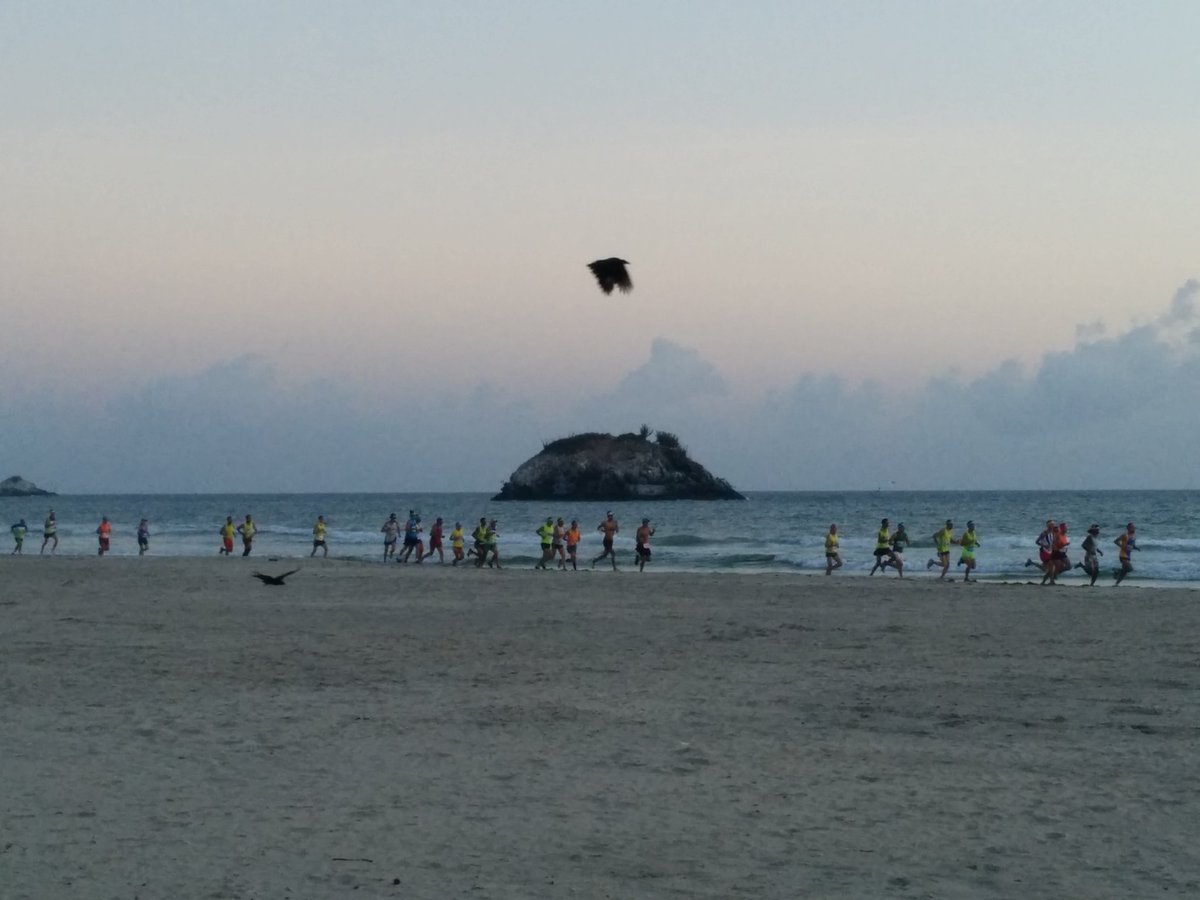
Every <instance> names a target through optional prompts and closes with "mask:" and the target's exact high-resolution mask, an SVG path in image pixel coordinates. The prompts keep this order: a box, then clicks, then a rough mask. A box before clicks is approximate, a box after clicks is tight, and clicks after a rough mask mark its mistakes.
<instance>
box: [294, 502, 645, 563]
mask: <svg viewBox="0 0 1200 900" xmlns="http://www.w3.org/2000/svg"><path fill="white" fill-rule="evenodd" d="M318 528H319V529H320V535H319V537H318ZM379 530H380V531H381V532H382V533H383V561H384V562H385V563H386V562H391V561H393V560H394V561H395V562H398V563H407V562H409V561H410V560H411V561H413V562H417V563H421V562H424V561H425V560H426V559H429V558H430V557H432V556H433V555H434V554H435V553H436V554H437V557H438V562H439V563H444V562H445V561H446V558H445V551H444V541H446V540H449V541H450V553H451V560H450V565H452V566H457V565H458V564H459V563H462V564H464V565H465V564H467V563H468V562H472V561H473V564H474V565H475V567H476V568H483V566H484V565H486V566H487V567H488V568H496V569H500V568H503V566H502V565H501V562H500V549H499V547H500V532H499V528H498V526H497V524H496V520H495V519H489V518H488V517H487V516H482V517H480V519H479V524H478V525H477V526H475V528H474V530H473V531H472V532H471V535H470V538H471V546H470V547H469V548H468V547H467V538H466V536H465V534H464V532H463V524H462V522H455V523H454V528H453V529H452V530H451V531H450V534H449V535H448V536H447V535H446V534H445V523H444V521H443V519H442V517H441V516H439V517H438V518H436V519H435V520H434V522H433V525H431V526H430V529H429V532H428V535H429V546H428V549H427V548H426V546H425V539H424V534H425V527H424V525H423V524H422V522H421V516H420V515H418V514H417V512H416V511H415V510H411V509H410V510H409V511H408V519H407V520H405V522H404V523H403V525H401V522H400V520H399V518H398V517H397V516H396V514H395V513H392V514H391V515H390V516H389V517H388V519H387V521H386V522H384V523H383V527H382V528H380V529H379ZM596 530H597V531H599V532H600V533H601V534H602V536H603V537H602V550H601V553H600V555H599V556H597V557H596V558H595V559H593V560H592V568H595V567H596V563H598V562H600V561H601V560H603V559H606V558H607V559H609V560H610V561H611V562H612V567H613V570H614V571H615V570H616V568H617V554H616V550H615V549H614V548H613V541H614V539H615V538H616V535H617V532H619V531H620V530H621V529H620V525H619V523H618V522H617V520H616V518H615V517H614V516H613V514H612V511H611V510H610V511H609V512H608V513H607V515H606V516H605V518H604V521H602V522H601V523H600V524H599V525H598V526H597V527H596ZM401 534H403V536H404V538H403V544H402V545H401ZM535 534H537V536H538V542H539V544H540V545H541V550H542V555H541V558H540V559H538V561H537V563H536V564H535V565H534V569H541V570H543V571H548V570H549V568H550V564H551V563H556V565H555V568H556V569H558V570H559V571H566V570H567V567H568V565H569V566H570V568H571V569H572V571H578V569H579V557H578V553H579V544H580V541H581V540H582V536H581V534H580V531H579V521H578V520H577V519H572V520H571V522H570V524H569V525H568V524H567V522H566V519H564V518H563V517H562V516H559V517H558V518H557V519H556V518H555V517H554V516H547V517H546V521H545V522H544V523H543V524H541V525H539V526H538V528H537V530H536V531H535ZM652 534H654V529H653V528H652V527H651V526H650V520H649V519H642V524H641V527H640V528H638V530H637V538H636V543H637V547H636V553H637V562H638V570H639V571H641V570H643V569H645V567H646V563H648V562H649V561H650V536H651V535H652ZM318 547H322V548H323V547H325V539H324V519H323V518H322V517H318V521H317V525H316V526H314V528H313V554H315V553H316V552H317V549H318ZM326 553H328V550H327V549H326ZM414 553H415V554H416V557H415V559H414V558H413V554H414Z"/></svg>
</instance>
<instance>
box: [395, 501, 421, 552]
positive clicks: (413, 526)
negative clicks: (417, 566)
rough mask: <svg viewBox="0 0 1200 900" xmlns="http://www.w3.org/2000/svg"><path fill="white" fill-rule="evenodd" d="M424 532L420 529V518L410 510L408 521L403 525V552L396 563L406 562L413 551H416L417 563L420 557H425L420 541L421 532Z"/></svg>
mask: <svg viewBox="0 0 1200 900" xmlns="http://www.w3.org/2000/svg"><path fill="white" fill-rule="evenodd" d="M424 530H425V529H424V528H422V527H421V517H420V516H418V515H417V514H416V513H415V512H413V511H412V510H411V509H410V510H409V511H408V521H407V522H405V523H404V552H403V553H402V554H401V555H400V559H399V560H398V562H402V563H406V562H408V559H409V557H410V556H412V552H413V551H414V550H416V551H417V562H420V561H421V557H422V556H424V555H425V543H424V541H422V540H421V532H422V531H424Z"/></svg>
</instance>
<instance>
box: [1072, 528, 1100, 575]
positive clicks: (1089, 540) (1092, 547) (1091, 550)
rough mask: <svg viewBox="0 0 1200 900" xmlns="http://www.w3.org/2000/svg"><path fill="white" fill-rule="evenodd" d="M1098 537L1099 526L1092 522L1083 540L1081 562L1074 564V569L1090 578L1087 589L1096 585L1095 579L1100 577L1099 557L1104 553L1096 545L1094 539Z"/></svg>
mask: <svg viewBox="0 0 1200 900" xmlns="http://www.w3.org/2000/svg"><path fill="white" fill-rule="evenodd" d="M1099 536H1100V526H1099V525H1097V524H1095V523H1094V522H1093V523H1092V524H1091V525H1089V526H1088V530H1087V537H1085V538H1084V539H1083V544H1082V547H1083V562H1078V563H1075V568H1077V569H1083V571H1084V572H1085V573H1086V574H1088V575H1089V576H1091V579H1092V580H1091V581H1090V582H1088V587H1091V586H1092V585H1094V584H1095V583H1096V579H1097V578H1099V577H1100V557H1101V556H1103V555H1104V551H1103V550H1101V549H1100V545H1099V544H1097V543H1096V538H1098V537H1099Z"/></svg>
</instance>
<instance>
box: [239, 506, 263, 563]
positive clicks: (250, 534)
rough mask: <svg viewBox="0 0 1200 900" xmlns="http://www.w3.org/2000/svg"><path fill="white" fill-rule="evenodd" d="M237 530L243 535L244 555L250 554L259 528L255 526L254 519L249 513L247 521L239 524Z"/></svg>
mask: <svg viewBox="0 0 1200 900" xmlns="http://www.w3.org/2000/svg"><path fill="white" fill-rule="evenodd" d="M237 530H238V534H240V535H241V536H242V556H249V555H250V550H251V549H252V548H253V545H254V535H256V534H258V529H257V528H255V527H254V520H253V519H252V518H250V516H249V515H248V514H247V516H246V521H245V522H243V523H242V524H241V525H239V526H238V527H237Z"/></svg>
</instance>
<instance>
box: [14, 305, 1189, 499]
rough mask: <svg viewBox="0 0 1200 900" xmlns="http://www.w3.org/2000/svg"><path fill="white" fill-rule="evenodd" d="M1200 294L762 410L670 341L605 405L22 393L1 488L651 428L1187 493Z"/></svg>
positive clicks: (143, 391)
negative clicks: (98, 399) (1010, 357)
mask: <svg viewBox="0 0 1200 900" xmlns="http://www.w3.org/2000/svg"><path fill="white" fill-rule="evenodd" d="M1198 296H1200V284H1198V283H1197V282H1195V281H1189V282H1188V283H1187V284H1185V285H1184V286H1183V287H1181V288H1180V290H1179V291H1178V292H1177V293H1176V294H1175V297H1174V298H1173V299H1172V301H1171V303H1170V305H1169V307H1168V309H1167V310H1166V311H1165V312H1164V313H1163V314H1162V315H1161V316H1159V317H1158V318H1156V319H1153V320H1151V323H1150V324H1146V325H1140V326H1137V327H1132V328H1130V329H1128V330H1126V331H1124V332H1122V333H1118V334H1113V335H1110V336H1103V335H1102V334H1101V333H1100V332H1099V331H1098V330H1096V329H1084V330H1082V331H1080V332H1077V334H1078V335H1079V337H1078V341H1077V344H1076V346H1075V347H1074V348H1073V349H1071V350H1069V351H1065V352H1055V353H1050V354H1047V355H1046V356H1045V357H1044V358H1043V359H1042V361H1041V362H1040V364H1039V365H1037V366H1036V367H1035V368H1034V369H1033V370H1031V371H1028V372H1026V371H1024V370H1023V369H1022V368H1021V367H1020V366H1018V365H1017V364H1016V363H1012V362H1010V363H1005V364H1002V365H1000V366H997V367H996V368H995V369H993V370H992V371H990V372H988V373H986V374H985V375H983V376H982V377H979V378H976V379H973V380H965V379H963V378H962V377H961V376H959V375H957V374H954V373H949V374H947V375H944V376H940V377H938V378H934V379H930V380H928V381H920V382H916V383H912V384H909V383H907V382H906V381H905V379H904V374H903V373H902V372H897V373H883V374H882V375H881V379H880V380H879V381H868V382H865V383H862V384H854V383H851V382H849V381H847V380H845V379H843V378H841V377H839V376H836V375H831V374H807V375H804V376H802V377H801V378H798V379H797V380H796V382H795V383H794V384H792V385H791V386H789V387H787V388H785V389H779V390H775V391H772V392H770V393H768V394H767V395H766V396H763V397H760V398H758V399H757V400H754V401H752V402H746V401H745V399H744V398H742V397H736V396H734V395H735V392H734V391H733V390H731V385H730V384H729V382H728V381H727V379H726V378H725V377H724V376H723V375H722V374H721V373H720V372H719V371H718V370H717V369H716V367H714V366H713V365H712V364H711V363H710V362H708V361H707V360H705V359H704V358H703V357H702V356H701V354H700V353H699V352H697V351H696V350H694V349H691V348H688V347H683V346H680V345H678V344H676V343H674V342H672V341H670V340H668V339H665V338H657V339H655V340H654V341H653V342H652V344H651V346H650V353H649V357H648V359H647V360H646V362H645V363H643V364H642V365H640V366H638V367H637V368H635V369H633V370H632V371H630V372H629V373H628V374H626V375H625V376H624V377H622V378H620V379H619V381H618V382H617V384H616V386H615V387H614V388H613V389H612V390H611V391H608V392H600V393H589V392H588V391H587V384H586V383H577V381H573V380H572V379H571V378H570V377H558V376H557V375H555V376H553V377H549V378H548V379H547V381H546V383H545V384H544V385H541V386H539V389H538V390H537V391H536V392H535V393H533V394H531V395H530V396H523V395H520V394H513V393H505V392H502V391H499V390H497V389H496V388H495V387H494V386H492V385H489V384H481V385H480V386H479V387H477V388H476V389H474V390H472V391H469V392H468V393H466V394H461V395H452V394H443V395H434V396H420V395H417V394H411V395H410V394H406V393H404V392H402V391H397V393H396V394H395V395H394V396H392V397H390V398H388V399H386V400H384V401H382V402H381V401H379V400H378V399H371V398H368V397H367V396H366V395H365V394H360V393H357V392H354V391H351V390H349V389H348V388H346V387H344V386H341V385H339V384H338V383H336V382H333V381H330V380H328V379H323V380H318V381H312V382H308V383H301V384H290V383H285V382H284V381H283V380H282V379H280V378H279V377H278V376H277V374H276V372H275V370H274V368H273V367H272V365H271V364H270V363H269V362H268V361H266V360H264V359H262V358H259V357H254V356H246V357H239V358H237V359H233V360H229V361H227V362H224V363H221V364H218V365H215V366H213V367H211V368H209V369H207V370H204V371H201V372H198V373H196V374H195V375H191V376H185V377H171V378H162V379H157V380H155V381H152V382H150V383H148V384H146V385H145V386H143V387H142V388H140V389H139V390H136V391H132V392H128V393H125V394H121V395H118V396H116V397H114V398H113V399H112V400H111V402H110V403H109V404H108V405H107V406H104V407H100V408H96V407H92V406H89V405H88V404H87V403H85V402H84V401H82V400H73V399H71V398H70V397H65V396H18V397H11V396H10V397H9V398H7V399H6V400H5V401H4V402H3V403H0V460H2V461H3V465H4V467H5V468H6V469H7V471H5V472H0V475H7V474H13V473H19V474H21V475H23V476H25V477H27V478H30V479H32V480H34V481H36V482H39V483H43V484H45V485H46V486H49V487H52V488H55V489H58V490H61V491H112V492H138V491H147V492H170V491H230V492H251V491H390V490H397V491H399V490H404V491H412V490H490V489H495V488H498V487H499V485H500V484H501V483H502V482H503V481H504V479H505V478H506V477H507V476H508V474H509V473H510V472H511V471H512V470H513V469H515V468H516V466H517V465H519V464H520V463H521V462H522V461H523V460H524V459H525V458H527V457H528V456H530V455H532V454H533V453H534V452H536V451H537V449H538V448H539V447H540V444H541V441H543V440H547V439H551V438H554V437H559V436H562V435H564V434H567V433H570V432H573V431H582V430H602V431H603V430H607V431H618V432H619V431H628V430H634V429H636V428H637V427H638V426H639V425H640V424H641V423H643V422H645V423H648V424H649V425H650V426H651V427H653V428H662V429H665V430H668V431H673V432H676V433H677V434H678V435H679V436H680V437H681V438H682V439H683V441H684V443H685V444H687V445H688V447H689V448H690V449H691V451H692V453H693V455H694V456H695V457H696V458H697V459H699V460H700V461H701V462H703V463H704V464H705V465H707V466H709V468H711V469H712V470H713V471H714V472H716V473H717V474H719V475H722V476H724V477H727V478H729V479H730V480H731V481H732V482H733V483H734V484H735V485H736V486H738V487H739V488H742V489H748V490H754V489H874V488H876V487H883V488H891V487H895V488H916V489H921V488H925V489H931V488H964V489H965V488H999V489H1018V488H1031V489H1036V488H1104V487H1111V488H1118V487H1163V488H1170V487H1195V486H1196V475H1195V474H1194V471H1193V470H1194V453H1193V448H1194V447H1195V446H1197V444H1198V443H1200V417H1197V416H1195V415H1194V414H1193V409H1194V406H1195V402H1196V398H1197V397H1200V341H1198V340H1197V335H1198V334H1200V322H1198V321H1197V319H1198V318H1200V316H1198V312H1197V302H1196V301H1197V297H1198ZM568 370H569V367H564V371H568Z"/></svg>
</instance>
